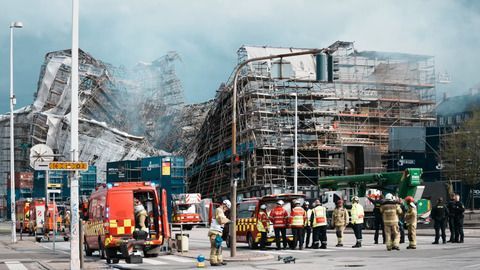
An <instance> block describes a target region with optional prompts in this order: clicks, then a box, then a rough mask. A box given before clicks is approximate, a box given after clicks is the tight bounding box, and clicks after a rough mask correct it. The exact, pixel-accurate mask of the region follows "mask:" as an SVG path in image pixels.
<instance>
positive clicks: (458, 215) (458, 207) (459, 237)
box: [454, 194, 465, 243]
mask: <svg viewBox="0 0 480 270" xmlns="http://www.w3.org/2000/svg"><path fill="white" fill-rule="evenodd" d="M454 211H455V217H454V223H455V239H454V240H455V243H463V217H464V215H463V213H464V212H465V207H464V206H463V203H462V202H461V201H460V195H458V194H456V195H455V204H454Z"/></svg>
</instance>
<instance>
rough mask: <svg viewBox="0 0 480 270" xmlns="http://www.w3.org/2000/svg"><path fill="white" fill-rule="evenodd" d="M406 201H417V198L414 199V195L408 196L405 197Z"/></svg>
mask: <svg viewBox="0 0 480 270" xmlns="http://www.w3.org/2000/svg"><path fill="white" fill-rule="evenodd" d="M405 201H406V202H407V203H412V202H415V200H414V199H413V197H412V196H407V197H405Z"/></svg>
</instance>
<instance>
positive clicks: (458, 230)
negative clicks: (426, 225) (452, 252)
mask: <svg viewBox="0 0 480 270" xmlns="http://www.w3.org/2000/svg"><path fill="white" fill-rule="evenodd" d="M464 212H465V207H464V206H463V203H462V202H461V201H460V195H458V194H451V195H450V200H449V201H448V203H447V205H445V203H444V201H443V198H442V197H440V198H438V200H437V204H436V205H435V207H433V209H432V214H431V217H432V220H433V222H434V223H433V226H434V228H435V241H434V242H433V243H432V244H438V243H439V242H438V241H439V240H440V232H441V236H442V243H443V244H446V243H447V242H446V240H447V236H446V233H445V227H446V225H447V221H448V227H449V229H450V240H449V241H448V242H450V243H463V218H464Z"/></svg>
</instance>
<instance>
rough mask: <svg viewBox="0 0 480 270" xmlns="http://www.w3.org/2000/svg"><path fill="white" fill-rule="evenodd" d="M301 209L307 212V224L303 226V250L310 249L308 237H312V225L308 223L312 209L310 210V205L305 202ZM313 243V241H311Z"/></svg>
mask: <svg viewBox="0 0 480 270" xmlns="http://www.w3.org/2000/svg"><path fill="white" fill-rule="evenodd" d="M303 209H305V211H306V212H307V223H306V224H305V236H304V238H305V248H310V247H311V246H310V245H309V244H310V236H311V235H312V224H311V223H310V218H311V216H312V209H310V203H309V202H308V201H305V203H304V204H303ZM312 242H313V240H312Z"/></svg>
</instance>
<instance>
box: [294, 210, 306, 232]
mask: <svg viewBox="0 0 480 270" xmlns="http://www.w3.org/2000/svg"><path fill="white" fill-rule="evenodd" d="M291 216H292V224H291V225H292V228H303V227H304V225H305V221H306V219H307V216H306V212H305V209H303V208H302V207H295V208H293V210H292V214H291Z"/></svg>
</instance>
